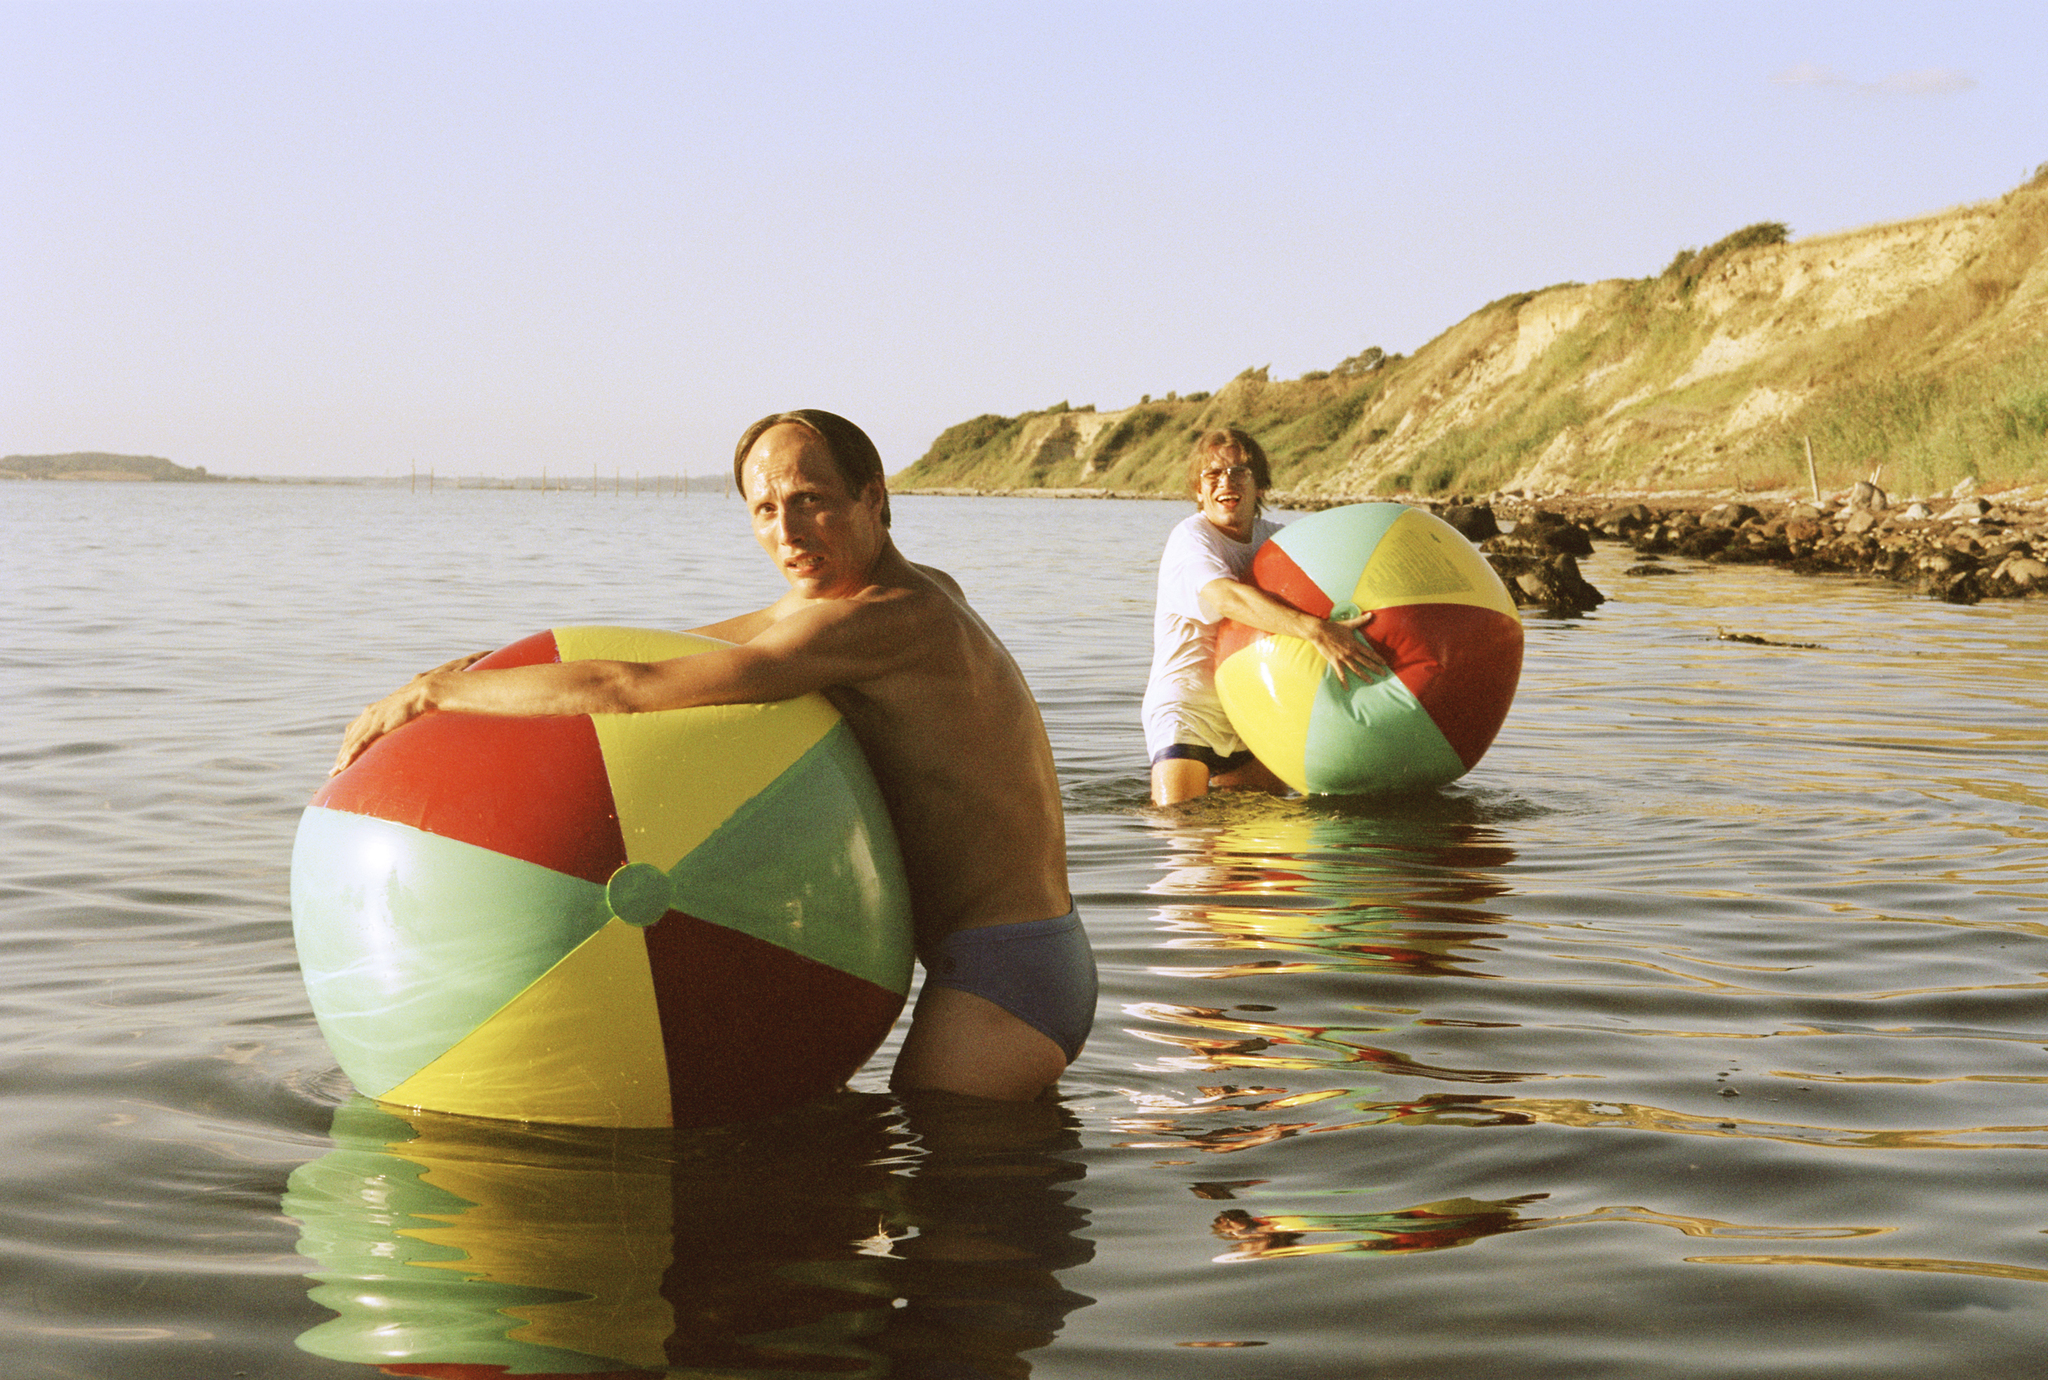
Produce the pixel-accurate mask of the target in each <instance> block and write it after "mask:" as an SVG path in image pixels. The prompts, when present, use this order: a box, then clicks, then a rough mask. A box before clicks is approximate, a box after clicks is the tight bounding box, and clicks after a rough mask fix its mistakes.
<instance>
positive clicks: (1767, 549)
mask: <svg viewBox="0 0 2048 1380" xmlns="http://www.w3.org/2000/svg"><path fill="white" fill-rule="evenodd" d="M1496 509H1498V512H1496ZM1439 512H1440V514H1441V516H1442V517H1443V518H1444V519H1445V520H1446V521H1448V522H1449V523H1450V524H1451V525H1452V526H1454V527H1456V528H1457V529H1458V530H1459V531H1461V532H1463V533H1464V534H1465V535H1466V536H1467V537H1469V538H1470V539H1471V540H1473V541H1475V542H1477V543H1478V544H1479V546H1480V549H1481V550H1483V551H1485V552H1486V554H1487V557H1488V559H1490V560H1491V561H1492V562H1493V565H1494V568H1495V569H1496V570H1498V571H1499V572H1500V574H1501V578H1502V579H1503V580H1505V581H1506V582H1507V584H1508V587H1509V589H1510V591H1511V592H1513V593H1514V595H1515V597H1516V600H1517V602H1519V603H1522V604H1523V605H1524V606H1525V607H1540V608H1543V609H1545V610H1547V611H1549V612H1552V613H1559V614H1570V613H1581V612H1584V611H1586V610H1587V609H1590V608H1593V607H1595V606H1597V605H1598V604H1600V603H1601V602H1602V601H1603V596H1602V595H1601V594H1600V592H1599V591H1598V590H1596V589H1594V588H1593V587H1592V586H1591V585H1589V584H1587V583H1586V582H1585V580H1584V578H1583V577H1582V576H1581V575H1580V573H1579V569H1578V561H1577V558H1578V557H1581V556H1586V555H1590V554H1591V553H1592V551H1593V543H1594V542H1595V541H1618V542H1625V543H1627V544H1628V545H1629V546H1630V547H1631V548H1633V549H1634V550H1635V551H1636V552H1637V553H1639V554H1640V555H1641V556H1642V557H1643V560H1642V561H1640V562H1638V563H1637V564H1635V565H1632V566H1630V567H1629V568H1628V570H1627V572H1626V573H1627V574H1628V575H1631V576H1639V577H1640V576H1654V575H1675V574H1679V573H1681V572H1682V571H1683V570H1685V569H1686V568H1687V567H1686V566H1683V565H1680V564H1677V563H1673V562H1671V561H1669V560H1668V559H1667V558H1670V557H1677V558H1678V559H1679V560H1680V561H1694V562H1701V563H1704V564H1707V565H1776V566H1781V567H1783V568H1785V569H1789V570H1792V571H1796V572H1798V573H1800V574H1804V575H1820V574H1840V575H1852V576H1860V577H1863V578H1867V579H1884V580H1890V581H1893V582H1895V583H1898V584H1901V585H1905V586H1907V587H1910V588H1912V589H1913V590H1915V591H1916V592H1918V593H1921V594H1924V595H1926V596H1928V597H1930V598H1935V599H1942V600H1945V601H1947V602H1949V603H1957V604H1974V603H1976V602H1977V601H1978V600H1980V599H2012V598H2024V597H2027V596H2040V595H2048V501H2044V500H2043V499H2040V498H2028V497H2016V498H1999V497H1983V496H1979V495H1978V494H1976V493H1975V492H1973V491H1972V486H1971V485H1970V484H1968V483H1967V482H1966V483H1964V484H1960V485H1958V486H1957V488H1956V489H1955V490H1954V491H1952V492H1950V493H1948V494H1945V495H1943V496H1941V497H1940V498H1939V499H1934V500H1929V499H1913V500H1909V501H1907V502H1905V503H1894V502H1893V501H1892V500H1891V498H1890V496H1889V495H1887V494H1886V493H1885V492H1884V491H1883V490H1881V489H1879V488H1878V487H1877V486H1876V485H1874V484H1869V483H1860V484H1857V485H1855V486H1854V487H1853V488H1851V489H1850V490H1848V491H1847V492H1845V493H1843V494H1841V495H1838V496H1837V497H1835V498H1834V499H1832V500H1830V501H1826V502H1823V503H1819V504H1814V503H1804V502H1798V501H1787V500H1778V501H1758V502H1755V503H1752V502H1749V501H1747V500H1743V499H1726V500H1722V501H1718V502H1716V501H1713V500H1698V499H1694V500H1686V501H1658V502H1650V501H1641V502H1628V503H1616V502H1614V501H1612V500H1611V499H1608V500H1601V499H1587V498H1568V497H1551V498H1545V499H1541V500H1522V499H1513V498H1496V499H1495V500H1494V501H1492V502H1489V503H1484V504H1454V505H1448V506H1446V507H1443V508H1441V509H1439ZM1503 519H1505V524H1503ZM1503 525H1505V530H1503Z"/></svg>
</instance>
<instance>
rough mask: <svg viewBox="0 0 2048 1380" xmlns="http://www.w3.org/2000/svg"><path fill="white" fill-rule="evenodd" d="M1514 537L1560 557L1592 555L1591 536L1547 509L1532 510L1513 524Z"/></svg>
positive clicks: (1581, 528) (1575, 524)
mask: <svg viewBox="0 0 2048 1380" xmlns="http://www.w3.org/2000/svg"><path fill="white" fill-rule="evenodd" d="M1514 535H1515V536H1517V537H1520V538H1522V539H1523V540H1524V541H1533V542H1536V543H1538V544H1539V545H1541V546H1543V547H1545V548H1547V549H1548V550H1551V551H1555V552H1557V553H1559V554H1560V555H1566V556H1590V555H1592V554H1593V537H1592V534H1591V533H1589V532H1587V531H1586V529H1585V528H1583V527H1580V526H1579V525H1578V524H1577V523H1575V522H1573V521H1572V520H1571V519H1570V518H1568V517H1565V516H1564V515H1563V514H1562V513H1553V512H1551V511H1550V510H1549V509H1548V508H1535V509H1532V510H1531V511H1530V512H1529V513H1528V514H1527V515H1526V516H1525V517H1523V519H1522V520H1521V521H1520V522H1518V523H1516V524H1515V531H1514Z"/></svg>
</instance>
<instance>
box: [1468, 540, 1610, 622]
mask: <svg viewBox="0 0 2048 1380" xmlns="http://www.w3.org/2000/svg"><path fill="white" fill-rule="evenodd" d="M1486 558H1487V559H1488V560H1489V561H1491V562H1493V568H1494V570H1495V571H1496V572H1498V573H1499V575H1500V577H1501V580H1502V582H1503V583H1505V584H1506V585H1507V587H1508V593H1509V594H1510V595H1512V596H1513V597H1514V601H1515V603H1516V604H1518V605H1520V606H1521V607H1523V608H1540V609H1542V610H1543V611H1544V612H1546V613H1549V614H1552V615H1555V616H1557V617H1565V616H1568V615H1570V614H1575V613H1585V612H1586V611H1587V610H1589V609H1594V608H1598V607H1599V606H1600V605H1601V604H1604V603H1606V602H1607V596H1606V595H1604V594H1602V593H1601V592H1600V591H1599V590H1597V589H1595V588H1593V586H1592V585H1590V584H1588V583H1586V577H1585V576H1584V575H1581V574H1580V573H1579V563H1578V561H1577V560H1576V559H1574V558H1573V557H1571V556H1570V555H1566V554H1562V553H1560V554H1558V555H1553V556H1531V555H1523V554H1520V553H1515V552H1493V551H1489V552H1488V553H1487V556H1486Z"/></svg>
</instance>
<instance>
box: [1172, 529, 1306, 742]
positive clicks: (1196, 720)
mask: <svg viewBox="0 0 2048 1380" xmlns="http://www.w3.org/2000/svg"><path fill="white" fill-rule="evenodd" d="M1279 530H1280V524H1279V523H1277V522H1271V521H1268V520H1267V519H1265V518H1259V519H1256V520H1255V521H1254V522H1253V523H1252V537H1251V540H1250V541H1243V542H1241V541H1235V540H1233V539H1232V538H1231V537H1230V536H1229V534H1228V533H1226V532H1224V530H1223V529H1222V528H1220V527H1218V526H1217V525H1216V524H1215V523H1213V522H1211V521H1209V519H1207V518H1205V517H1203V516H1202V515H1201V514H1200V513H1196V514H1194V515H1193V516H1191V517H1189V518H1188V519H1187V520H1186V521H1185V522H1182V523H1181V524H1180V525H1178V526H1177V527H1175V528H1174V529H1173V531H1172V533H1171V534H1169V535H1168V537H1167V538H1166V550H1165V551H1164V552H1163V553H1162V554H1161V555H1160V557H1159V605H1158V608H1157V609H1156V610H1155V611H1154V613H1153V615H1152V678H1151V680H1150V681H1149V682H1148V683H1147V684H1146V686H1145V709H1144V716H1145V754H1146V756H1147V757H1155V756H1157V755H1158V754H1159V752H1160V750H1161V749H1162V748H1166V747H1170V746H1172V745H1173V744H1175V743H1192V744H1196V745H1199V746H1202V747H1206V748H1210V749H1212V750H1213V751H1215V752H1217V753H1220V754H1223V755H1225V756H1228V755H1229V754H1230V753H1233V752H1237V751H1240V750H1242V749H1243V747H1244V742H1243V740H1242V739H1240V738H1239V737H1238V736H1237V733H1236V731H1235V730H1234V729H1232V728H1231V726H1230V716H1229V715H1227V714H1225V713H1224V712H1223V702H1222V701H1221V700H1219V699H1218V698H1217V697H1216V668H1215V666H1214V664H1213V662H1214V661H1215V657H1216V629H1217V627H1218V625H1220V624H1221V623H1222V621H1223V616H1222V614H1221V613H1219V612H1218V611H1217V610H1215V609H1213V608H1211V607H1210V606H1209V603H1208V601H1207V600H1205V599H1203V598H1202V586H1204V585H1206V584H1208V583H1209V582H1210V581H1211V580H1242V579H1243V578H1244V574H1245V572H1246V571H1247V570H1249V569H1250V568H1251V564H1252V555H1253V553H1254V552H1256V551H1257V550H1258V549H1259V546H1260V545H1261V544H1262V543H1263V542H1264V541H1265V540H1266V538H1268V537H1270V536H1272V535H1273V534H1274V533H1275V532H1277V531H1279Z"/></svg>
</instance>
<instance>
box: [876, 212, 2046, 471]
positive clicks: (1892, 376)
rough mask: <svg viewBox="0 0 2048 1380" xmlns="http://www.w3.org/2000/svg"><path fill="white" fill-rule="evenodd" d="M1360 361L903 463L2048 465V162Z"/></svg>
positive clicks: (1619, 467)
mask: <svg viewBox="0 0 2048 1380" xmlns="http://www.w3.org/2000/svg"><path fill="white" fill-rule="evenodd" d="M1737 238H1738V237H1731V240H1733V239H1737ZM1361 358H1362V359H1365V362H1364V363H1361V362H1360V361H1358V360H1354V361H1346V363H1345V364H1344V365H1340V366H1338V367H1337V368H1336V369H1333V370H1330V371H1327V372H1325V371H1317V372H1315V373H1312V374H1310V375H1307V376H1305V377H1304V378H1302V379H1298V380H1291V381H1285V382H1277V383H1276V382H1272V381H1269V380H1268V379H1267V378H1266V377H1265V375H1264V371H1247V372H1246V373H1245V374H1243V375H1240V376H1239V377H1238V378H1237V379H1235V380H1233V381H1232V382H1231V383H1230V384H1229V385H1227V386H1226V387H1224V388H1223V389H1222V390H1221V391H1219V392H1218V393H1217V394H1216V395H1215V396H1214V397H1213V398H1210V397H1207V396H1206V395H1205V396H1203V397H1202V398H1201V400H1200V401H1180V400H1176V399H1171V398H1169V399H1168V400H1167V401H1164V402H1156V403H1146V404H1142V405H1140V406H1139V407H1136V408H1129V409H1125V410H1123V411H1121V412H1103V413H1094V412H1090V413H1073V412H1065V411H1058V412H1054V413H1043V414H1027V415H1026V416H1025V417H1022V418H1016V419H1008V418H978V419H976V422H975V423H971V424H963V425H962V426H961V427H956V428H954V429H952V430H951V431H949V432H948V433H947V434H946V435H945V436H943V437H941V438H940V442H939V443H938V444H935V445H934V447H933V450H932V453H931V454H929V455H927V456H926V458H925V460H924V461H920V462H919V464H918V465H917V466H914V467H912V469H911V470H910V471H909V472H908V473H907V474H906V475H905V476H904V479H905V481H907V482H910V483H920V482H949V483H956V484H968V485H978V486H983V487H1019V486H1023V485H1026V484H1030V485H1036V486H1040V487H1067V486H1084V487H1088V486H1093V487H1105V488H1122V489H1134V490H1145V489H1166V490H1171V489H1173V488H1174V487H1175V482H1176V477H1177V474H1178V469H1179V461H1180V459H1181V457H1183V456H1185V454H1186V450H1187V442H1188V440H1189V438H1190V437H1191V436H1192V435H1194V434H1196V433H1198V432H1199V431H1200V430H1202V429H1204V428H1206V427H1210V426H1217V425H1224V424H1237V425H1243V426H1246V427H1247V428H1249V429H1250V430H1252V431H1253V433H1254V434H1256V435H1258V436H1259V437H1260V439H1261V440H1262V442H1263V443H1264V444H1265V445H1266V447H1267V449H1268V451H1269V453H1271V454H1272V456H1273V458H1274V461H1275V468H1276V477H1277V478H1278V480H1279V482H1280V486H1281V487H1283V488H1291V489H1294V490H1296V491H1299V492H1302V493H1307V494H1315V495H1325V496H1331V495H1361V494H1371V493H1386V492H1422V493H1431V492H1444V491H1447V490H1451V489H1462V490H1466V491H1474V490H1484V489H1491V488H1551V489H1562V488H1572V487H1579V488H1586V487H1605V488H1610V489H1612V488H1628V487H1645V488H1667V489H1668V488H1684V487H1691V486H1730V487H1773V486H1789V485H1792V484H1795V483H1796V484H1798V485H1799V486H1801V487H1803V486H1804V485H1805V484H1806V482H1807V477H1806V472H1805V460H1804V454H1805V446H1806V443H1807V441H1808V440H1810V441H1811V442H1812V445H1813V448H1814V450H1815V453H1816V459H1817V465H1818V468H1819V469H1820V470H1821V471H1822V476H1821V477H1822V481H1823V482H1824V483H1839V482H1845V478H1844V477H1845V476H1861V475H1862V474H1864V473H1867V472H1868V471H1870V470H1871V469H1873V468H1880V467H1887V466H1888V467H1890V468H1889V470H1888V473H1891V474H1892V475H1894V477H1895V478H1898V479H1900V480H1901V482H1905V481H1906V480H1907V479H1909V478H1911V479H1917V480H1918V481H1920V482H1921V483H1923V484H1924V485H1927V486H1933V485H1937V484H1944V483H1948V482H1953V481H1954V480H1955V479H1956V478H1960V477H1962V476H1965V475H1968V476H1975V477H1979V478H1981V479H1983V480H1984V481H1986V482H1999V481H2001V480H2002V481H2004V482H2019V481H2023V480H2025V479H2027V478H2030V477H2032V478H2037V479H2042V480H2048V177H2037V178H2036V179H2035V181H2034V182H2032V183H2030V184H2028V185H2027V186H2026V187H2022V188H2020V189H2019V190H2017V191H2014V192H2012V193H2010V194H2008V195H2006V196H2004V197H2000V198H1998V199H1996V200H1994V201H1989V202H1984V203H1981V204H1978V205H1973V206H1965V207H1959V208H1957V209H1955V210H1951V211H1946V212H1942V213H1940V214H1938V215H1932V216H1926V217H1922V218H1920V219H1917V220H1912V221H1904V222H1899V223H1896V224H1888V225H1878V226H1872V227H1868V228H1866V229H1862V230H1855V231H1849V232H1845V233H1841V234H1834V235H1824V236H1816V237H1813V238H1811V239H1806V240H1797V241H1792V242H1790V243H1779V244H1762V245H1758V246H1756V247H1751V248H1736V249H1731V250H1727V251H1722V250H1721V249H1720V247H1719V246H1713V247H1710V249H1709V250H1708V251H1704V252H1702V253H1701V254H1698V255H1695V256H1693V257H1692V258H1691V259H1690V260H1687V259H1686V256H1684V255H1681V256H1680V258H1679V259H1678V260H1674V263H1673V266H1672V268H1671V269H1669V270H1667V271H1666V272H1665V274H1663V275H1662V276H1660V277H1658V278H1651V279H1632V280H1631V279H1615V280H1610V281H1607V282H1601V283H1594V284H1590V285H1578V284H1567V285H1563V286H1559V287H1553V288H1547V289H1544V290H1542V291H1539V292H1533V293H1524V294H1519V295H1517V296H1514V297H1510V298H1506V299H1503V300H1502V301H1500V302H1496V303H1493V304H1491V305H1489V306H1487V307H1484V308H1482V309H1480V310H1479V311H1477V312H1475V313H1473V314H1472V315H1471V316H1469V317H1467V318H1466V319H1465V320H1463V321H1461V322H1459V323H1458V324H1457V325H1455V326H1453V327H1451V328H1450V329H1449V330H1447V331H1445V332H1444V333H1443V334H1442V335H1440V336H1438V337H1437V338H1436V339H1435V340H1433V341H1431V342H1430V343H1429V344H1428V345H1426V346H1424V347H1423V348H1422V349H1421V350H1418V351H1417V352H1416V354H1415V355H1414V356H1413V357H1412V358H1409V359H1398V358H1397V359H1393V360H1388V361H1384V362H1382V361H1379V360H1377V359H1369V358H1365V357H1361ZM975 428H978V429H975ZM970 429H974V430H972V433H971V434H970ZM941 472H943V474H944V477H943V478H941Z"/></svg>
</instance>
